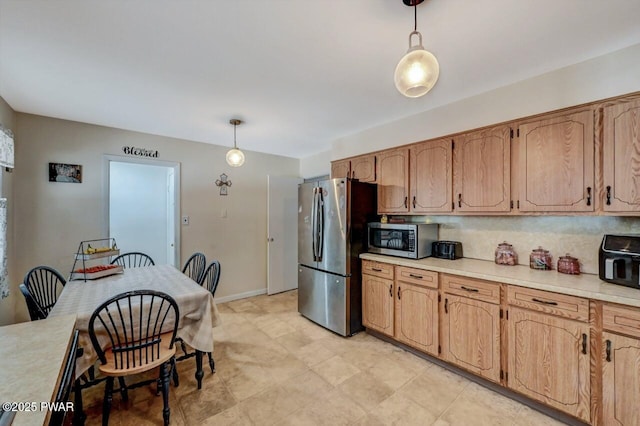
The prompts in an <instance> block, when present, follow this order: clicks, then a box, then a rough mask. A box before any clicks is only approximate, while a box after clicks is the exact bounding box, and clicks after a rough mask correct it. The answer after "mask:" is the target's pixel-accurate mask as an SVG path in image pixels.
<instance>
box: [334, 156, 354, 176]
mask: <svg viewBox="0 0 640 426" xmlns="http://www.w3.org/2000/svg"><path fill="white" fill-rule="evenodd" d="M350 176H351V160H338V161H332V162H331V179H336V178H347V177H350Z"/></svg>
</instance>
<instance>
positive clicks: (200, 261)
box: [182, 253, 207, 284]
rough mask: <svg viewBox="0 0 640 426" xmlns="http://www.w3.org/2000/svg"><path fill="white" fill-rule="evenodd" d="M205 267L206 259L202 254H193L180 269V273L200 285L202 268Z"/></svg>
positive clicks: (202, 273)
mask: <svg viewBox="0 0 640 426" xmlns="http://www.w3.org/2000/svg"><path fill="white" fill-rule="evenodd" d="M206 266H207V258H206V257H204V254H202V253H193V254H192V255H191V257H190V258H189V260H187V263H185V264H184V268H182V273H184V274H185V275H186V276H188V277H189V278H191V279H192V280H194V281H195V282H197V283H198V284H200V283H201V282H202V276H203V275H204V268H205V267H206Z"/></svg>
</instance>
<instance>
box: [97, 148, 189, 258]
mask: <svg viewBox="0 0 640 426" xmlns="http://www.w3.org/2000/svg"><path fill="white" fill-rule="evenodd" d="M112 161H115V162H119V163H134V164H141V165H146V166H162V167H168V168H172V169H173V176H174V179H173V198H174V204H173V205H174V210H173V222H174V225H173V229H174V241H173V246H174V247H175V250H174V259H173V262H172V264H173V265H174V266H176V267H179V266H180V261H181V257H180V241H181V239H180V163H177V162H175V161H164V160H154V159H149V158H137V157H124V156H121V155H110V154H104V155H103V156H102V200H103V203H102V205H103V206H104V210H103V215H102V217H104V222H103V224H102V225H103V229H102V234H103V235H106V236H109V223H110V218H109V193H110V188H109V184H110V178H111V177H110V167H109V165H110V163H111V162H112Z"/></svg>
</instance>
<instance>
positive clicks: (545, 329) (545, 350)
mask: <svg viewBox="0 0 640 426" xmlns="http://www.w3.org/2000/svg"><path fill="white" fill-rule="evenodd" d="M508 330H509V353H508V359H509V369H508V374H509V377H508V385H509V387H510V388H512V389H513V390H515V391H517V392H521V393H523V394H525V395H527V396H529V397H531V398H533V399H536V400H538V401H541V402H543V403H545V404H547V405H550V406H552V407H554V408H557V409H558V410H561V411H564V412H566V413H569V414H571V415H572V416H575V417H578V418H580V419H582V420H584V421H585V422H589V418H590V413H589V403H590V390H591V387H590V377H589V324H588V323H582V322H578V321H573V320H568V319H564V318H559V317H554V316H551V315H546V314H541V313H537V312H530V311H526V310H523V309H518V308H514V307H510V308H509V320H508Z"/></svg>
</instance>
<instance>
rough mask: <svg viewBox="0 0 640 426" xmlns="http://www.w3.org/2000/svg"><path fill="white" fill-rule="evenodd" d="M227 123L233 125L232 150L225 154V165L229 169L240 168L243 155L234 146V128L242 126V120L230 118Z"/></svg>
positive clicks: (242, 162)
mask: <svg viewBox="0 0 640 426" xmlns="http://www.w3.org/2000/svg"><path fill="white" fill-rule="evenodd" d="M229 123H231V124H233V149H230V150H229V152H227V164H228V165H230V166H231V167H240V166H242V165H243V164H244V153H243V152H242V151H240V150H239V149H238V147H237V145H236V127H237V126H239V125H240V124H242V120H238V119H237V118H232V119H231V120H229Z"/></svg>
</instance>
